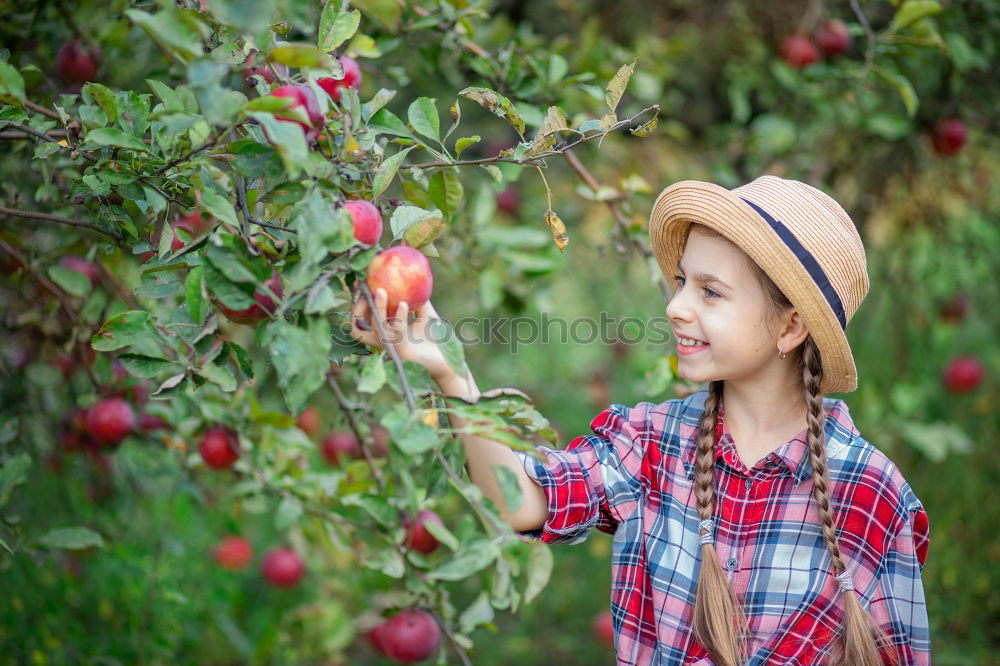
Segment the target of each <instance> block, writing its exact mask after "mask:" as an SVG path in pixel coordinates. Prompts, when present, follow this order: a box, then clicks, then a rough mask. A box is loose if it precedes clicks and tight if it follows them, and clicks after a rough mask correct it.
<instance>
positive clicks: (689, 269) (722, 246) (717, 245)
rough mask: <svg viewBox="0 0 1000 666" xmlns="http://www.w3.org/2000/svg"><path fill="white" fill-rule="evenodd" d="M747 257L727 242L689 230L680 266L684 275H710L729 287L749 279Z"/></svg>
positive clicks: (697, 228)
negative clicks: (726, 283)
mask: <svg viewBox="0 0 1000 666" xmlns="http://www.w3.org/2000/svg"><path fill="white" fill-rule="evenodd" d="M749 261H750V259H749V257H747V255H746V253H744V252H743V250H741V249H740V248H738V247H737V246H736V245H735V244H734V243H733V242H732V241H730V240H729V239H728V238H724V237H722V236H717V235H715V234H713V233H711V232H709V233H706V232H704V231H702V230H701V229H700V228H699V227H692V229H691V233H690V234H688V239H687V243H686V244H685V246H684V254H683V256H682V257H681V260H680V264H681V266H682V267H683V268H684V272H685V273H711V274H712V275H716V276H718V277H719V279H721V280H723V281H724V282H728V283H729V284H731V285H736V284H740V283H743V282H744V281H746V280H747V278H750V277H752V274H751V272H750V265H749Z"/></svg>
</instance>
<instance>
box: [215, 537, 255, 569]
mask: <svg viewBox="0 0 1000 666" xmlns="http://www.w3.org/2000/svg"><path fill="white" fill-rule="evenodd" d="M212 557H214V558H215V561H216V562H218V563H219V566H220V567H222V568H223V569H245V568H246V567H247V566H248V565H249V564H250V562H252V561H253V546H251V545H250V542H249V541H247V540H246V539H244V538H243V537H240V536H234V535H232V534H230V535H227V536H224V537H222V541H220V542H219V545H217V546H216V547H215V548H213V549H212Z"/></svg>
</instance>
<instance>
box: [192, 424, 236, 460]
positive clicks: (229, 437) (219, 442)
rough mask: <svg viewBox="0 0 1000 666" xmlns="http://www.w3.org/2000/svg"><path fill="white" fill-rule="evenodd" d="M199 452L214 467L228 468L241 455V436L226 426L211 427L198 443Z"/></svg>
mask: <svg viewBox="0 0 1000 666" xmlns="http://www.w3.org/2000/svg"><path fill="white" fill-rule="evenodd" d="M198 453H200V454H201V459H202V460H204V461H205V464H206V465H208V466H209V467H211V468H212V469H227V468H229V467H232V466H233V464H234V463H235V462H236V461H237V460H238V459H239V457H240V440H239V437H237V435H236V433H235V432H233V431H232V430H231V429H229V428H226V427H224V426H217V427H215V428H209V429H208V430H207V431H205V436H204V437H202V439H201V444H199V445H198Z"/></svg>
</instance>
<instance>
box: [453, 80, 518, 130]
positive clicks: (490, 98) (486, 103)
mask: <svg viewBox="0 0 1000 666" xmlns="http://www.w3.org/2000/svg"><path fill="white" fill-rule="evenodd" d="M458 94H459V95H461V96H462V97H467V98H469V99H471V100H472V101H473V102H475V103H476V104H479V105H480V106H482V107H483V108H484V109H486V110H487V111H489V112H490V113H493V114H496V115H498V116H500V117H501V118H505V119H506V120H507V122H508V123H510V124H511V126H512V127H513V128H514V129H515V130H517V133H518V135H519V136H520V137H521V138H524V119H523V118H521V114H520V113H519V112H518V110H517V109H515V108H514V105H513V104H511V101H510V100H509V99H507V98H506V97H504V96H503V95H501V94H500V93H498V92H496V91H495V90H490V89H489V88H478V87H475V86H473V87H469V88H466V89H465V90H462V91H461V92H459V93H458Z"/></svg>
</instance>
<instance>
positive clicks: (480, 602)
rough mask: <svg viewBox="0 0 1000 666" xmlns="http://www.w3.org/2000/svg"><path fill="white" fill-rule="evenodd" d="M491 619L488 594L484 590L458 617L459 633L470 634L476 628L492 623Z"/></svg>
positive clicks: (491, 607) (491, 609)
mask: <svg viewBox="0 0 1000 666" xmlns="http://www.w3.org/2000/svg"><path fill="white" fill-rule="evenodd" d="M493 617H494V616H493V606H491V605H490V594H489V592H487V591H486V590H483V591H482V592H480V593H479V596H478V597H476V599H475V601H473V602H472V603H471V604H469V607H468V608H466V609H465V610H464V611H462V614H461V615H460V616H459V617H458V627H459V631H461V632H462V633H463V634H470V633H472V631H473V630H474V629H475V628H476V627H478V626H480V625H483V624H487V623H490V622H492V621H493Z"/></svg>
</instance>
